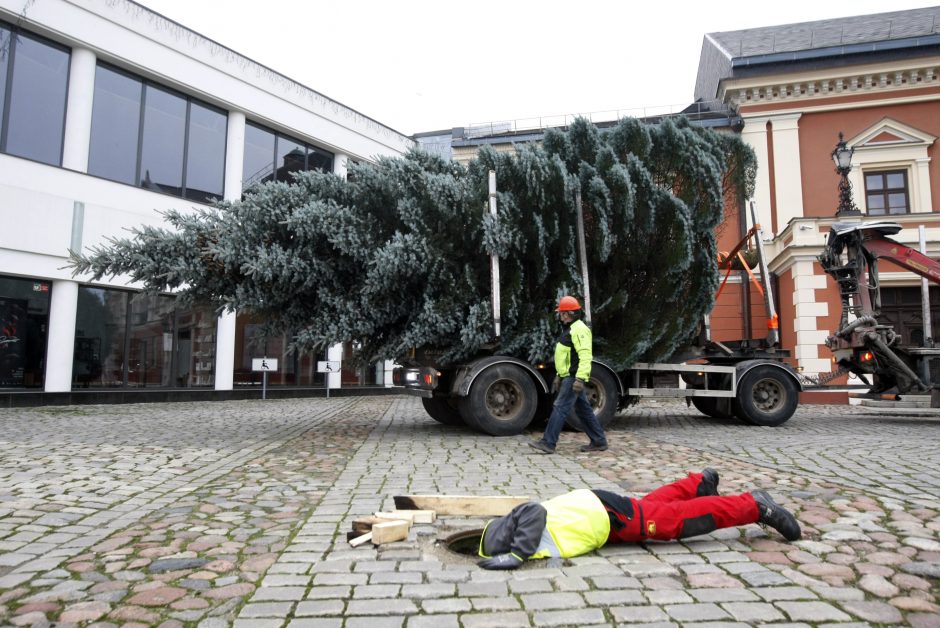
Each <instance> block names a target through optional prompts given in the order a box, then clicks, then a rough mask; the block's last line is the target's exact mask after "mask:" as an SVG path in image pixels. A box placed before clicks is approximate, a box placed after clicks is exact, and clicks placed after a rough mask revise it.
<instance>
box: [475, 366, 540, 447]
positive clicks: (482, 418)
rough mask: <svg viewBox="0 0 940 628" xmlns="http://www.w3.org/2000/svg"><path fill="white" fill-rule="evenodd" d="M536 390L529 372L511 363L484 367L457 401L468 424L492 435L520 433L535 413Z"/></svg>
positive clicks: (536, 403)
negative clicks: (467, 392) (464, 394)
mask: <svg viewBox="0 0 940 628" xmlns="http://www.w3.org/2000/svg"><path fill="white" fill-rule="evenodd" d="M537 405H538V393H537V392H536V389H535V384H534V383H533V382H532V379H531V378H530V377H529V375H528V373H526V372H525V371H523V370H522V369H521V368H519V367H518V366H515V365H512V364H500V365H498V366H492V367H490V368H488V369H486V370H484V371H483V372H482V373H481V374H480V375H478V376H477V378H476V380H474V382H473V385H472V386H470V392H469V394H468V395H467V396H466V397H464V398H463V399H461V401H460V402H459V404H458V407H459V408H460V416H461V417H463V420H464V421H465V422H466V424H467V425H469V426H470V427H472V428H474V429H477V430H479V431H481V432H486V433H487V434H491V435H492V436H513V435H515V434H521V433H522V431H523V430H524V429H525V428H526V427H528V425H529V423H531V422H532V418H533V417H534V416H535V409H536V406H537Z"/></svg>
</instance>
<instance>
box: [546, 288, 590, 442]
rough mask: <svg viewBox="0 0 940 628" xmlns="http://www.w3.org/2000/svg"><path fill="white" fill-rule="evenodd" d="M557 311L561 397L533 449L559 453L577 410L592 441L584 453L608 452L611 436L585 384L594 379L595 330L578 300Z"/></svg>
mask: <svg viewBox="0 0 940 628" xmlns="http://www.w3.org/2000/svg"><path fill="white" fill-rule="evenodd" d="M555 311H556V312H558V318H559V319H561V325H562V332H561V337H560V338H559V339H558V342H557V343H556V344H555V373H556V375H555V381H554V382H553V383H552V392H553V393H555V392H557V393H558V396H557V397H555V405H554V407H553V408H552V415H551V416H550V417H549V418H548V425H546V426H545V433H544V434H543V435H542V438H541V439H540V440H532V441H529V446H530V447H534V448H536V449H538V450H539V451H541V452H542V453H546V454H553V453H555V446H556V445H557V444H558V436H559V435H560V434H561V428H562V427H564V425H565V418H566V417H567V416H568V414H569V413H570V412H571V409H572V407H573V408H574V412H575V414H576V415H577V416H578V418H579V419H581V424H582V425H583V427H584V432H585V433H586V434H587V435H588V437H589V438H590V439H591V442H590V443H588V444H587V445H583V446H582V447H581V451H604V450H605V449H607V436H605V435H604V428H603V427H602V426H601V423H600V421H598V420H597V417H596V416H594V410H593V409H592V408H591V402H590V401H588V398H587V395H585V394H584V384H585V383H587V382H588V381H590V379H591V361H592V360H593V359H594V352H593V348H592V346H591V343H592V342H593V341H592V338H591V328H590V327H588V326H587V325H585V323H584V321H582V320H581V304H580V303H578V300H577V299H576V298H574V297H571V296H564V297H562V298H561V300H560V301H559V302H558V307H557V308H556V309H555Z"/></svg>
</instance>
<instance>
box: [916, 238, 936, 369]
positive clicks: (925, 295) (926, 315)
mask: <svg viewBox="0 0 940 628" xmlns="http://www.w3.org/2000/svg"><path fill="white" fill-rule="evenodd" d="M917 234H918V236H920V252H921V254H923V255H927V229H926V228H925V227H924V225H920V226H919V227H917ZM920 311H921V316H922V317H923V320H924V341H923V346H924V347H932V346H933V324H932V321H931V320H930V284H928V283H927V278H926V277H921V278H920ZM921 378H922V379H923V380H924V381H925V382H928V383H929V382H930V360H929V359H928V358H922V359H921Z"/></svg>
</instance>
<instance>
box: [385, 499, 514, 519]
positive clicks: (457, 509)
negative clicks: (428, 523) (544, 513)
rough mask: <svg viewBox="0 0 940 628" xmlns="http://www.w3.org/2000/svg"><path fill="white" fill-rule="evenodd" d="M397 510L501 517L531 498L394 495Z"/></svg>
mask: <svg viewBox="0 0 940 628" xmlns="http://www.w3.org/2000/svg"><path fill="white" fill-rule="evenodd" d="M394 499H395V508H397V509H398V510H433V511H434V512H435V513H437V514H438V515H477V516H480V517H502V516H503V515H505V514H507V513H508V512H509V511H510V510H512V509H513V508H515V507H516V506H518V505H519V504H524V503H526V502H530V501H532V498H531V497H514V496H506V495H490V496H477V495H396V496H395V497H394Z"/></svg>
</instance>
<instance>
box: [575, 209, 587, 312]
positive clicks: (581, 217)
mask: <svg viewBox="0 0 940 628" xmlns="http://www.w3.org/2000/svg"><path fill="white" fill-rule="evenodd" d="M574 194H575V196H574V204H575V209H576V210H577V214H578V252H579V254H580V256H581V283H583V284H584V321H585V322H586V323H587V324H588V325H590V324H591V284H590V283H588V263H587V245H586V244H585V242H584V210H583V209H582V207H581V190H576V191H575V193H574Z"/></svg>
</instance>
